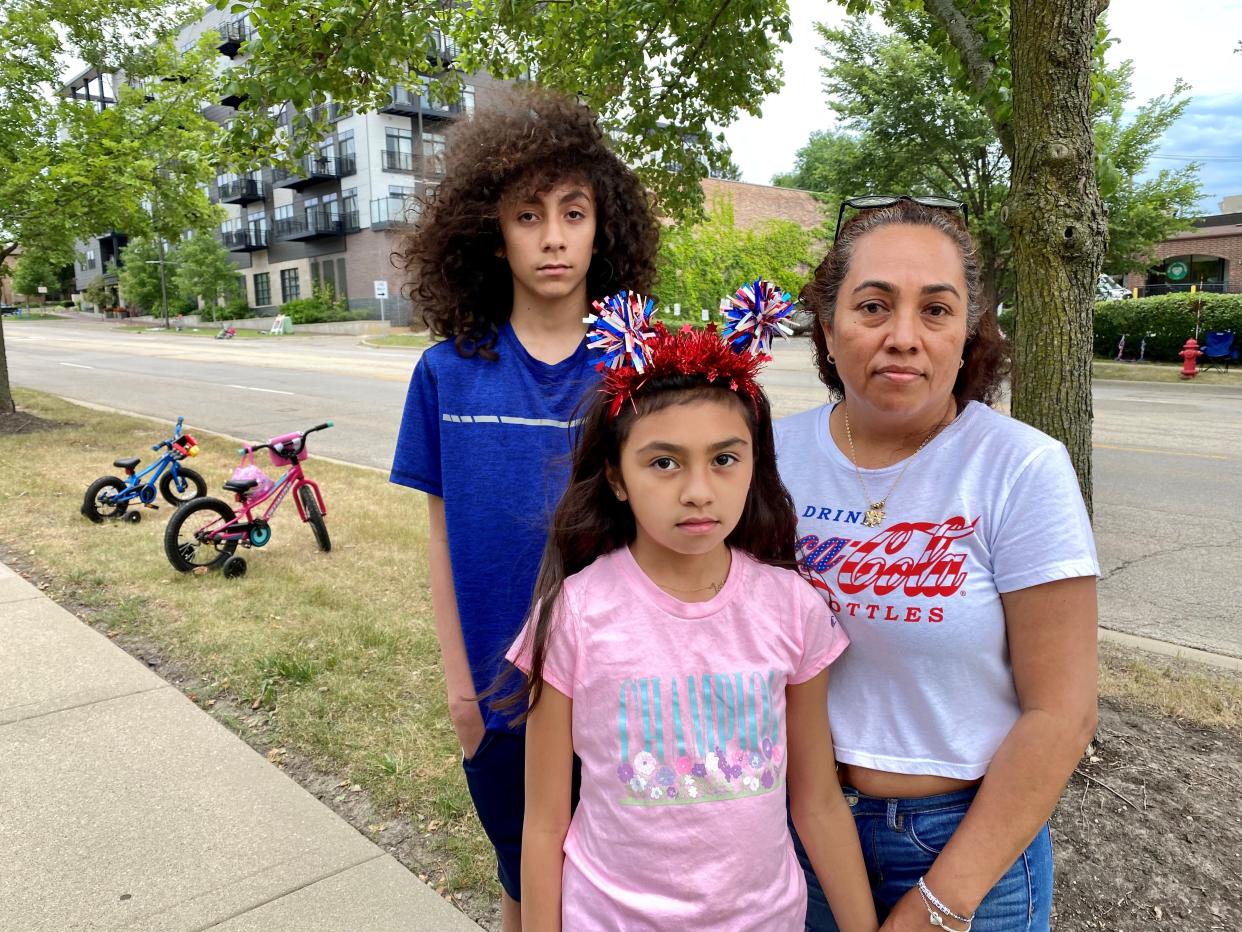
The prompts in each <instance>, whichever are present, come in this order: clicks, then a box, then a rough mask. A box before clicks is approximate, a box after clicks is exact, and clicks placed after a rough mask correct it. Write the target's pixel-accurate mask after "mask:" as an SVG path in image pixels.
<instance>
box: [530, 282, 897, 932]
mask: <svg viewBox="0 0 1242 932" xmlns="http://www.w3.org/2000/svg"><path fill="white" fill-rule="evenodd" d="M760 285H763V286H764V289H769V286H767V285H766V284H765V283H756V291H760V290H762V289H759V287H758V286H760ZM768 297H769V298H771V297H773V295H772V294H771V293H770V291H769V293H768ZM780 298H781V295H780V293H779V292H776V293H775V299H776V301H777V304H776V305H773V304H772V303H771V302H769V303H768V310H767V311H764V310H763V309H762V307H760V310H759V312H758V314H754V315H750V316H749V322H747V321H746V320H741V317H742V315H740V314H739V315H738V319H735V320H734V321H733V322H732V323H731V324H730V326H729V327H728V328H727V329H726V331H725V340H722V339H721V338H720V336H719V335H717V334H716V332H715V330H714V328H709V329H708V330H706V331H702V332H698V333H695V332H693V331H690V329H689V328H686V329H685V330H683V331H682V332H681V333H676V334H670V333H669V332H668V331H666V330H665V329H664V328H663V326H662V325H660V324H656V325H655V326H654V328H652V327H651V326H649V324H648V323H647V317H646V308H645V307H644V302H643V299H639V298H635V297H634V296H625V295H624V293H623V294H622V295H621V296H618V298H613V299H610V301H609V304H608V306H607V307H601V306H600V305H597V308H600V310H601V316H600V319H599V321H598V323H597V324H596V327H595V329H594V330H593V331H592V333H591V335H590V338H591V342H592V345H594V346H596V347H599V348H603V349H604V350H605V351H606V352H608V357H607V365H608V366H610V368H608V369H607V371H606V372H605V378H604V382H603V385H602V387H601V390H600V392H599V394H598V395H597V396H596V398H595V399H594V401H593V402H591V403H590V406H589V408H588V410H587V411H586V413H585V416H584V419H583V424H582V427H581V433H580V435H579V437H578V442H577V445H576V448H575V454H574V461H573V465H572V469H571V474H570V484H569V488H568V490H567V491H566V493H565V496H564V498H563V499H562V500H561V503H560V505H559V507H558V509H557V511H556V514H555V516H554V518H553V522H552V527H551V530H550V536H549V540H548V546H547V549H546V550H545V552H544V558H543V565H542V567H541V569H540V575H539V579H538V582H537V584H536V592H535V596H536V600H537V601H536V608H535V609H534V610H533V612H532V618H531V620H530V621H529V622H528V624H527V626H526V628H525V629H524V632H523V634H522V635H521V636H520V637H519V639H518V641H517V642H516V643H515V644H514V646H513V648H512V649H511V650H510V652H509V659H510V660H512V661H513V662H514V663H515V664H516V665H517V666H518V667H519V668H520V669H522V670H523V671H524V672H526V673H527V674H528V680H527V683H526V686H525V690H524V693H523V697H524V698H525V699H527V701H528V703H529V713H528V718H527V732H526V734H527V749H526V822H525V826H524V830H523V835H522V846H523V848H522V921H523V928H524V929H525V930H526V932H542V930H546V929H559V928H561V927H562V926H563V927H564V928H565V929H567V930H574V932H579V930H596V929H598V930H603V929H625V930H627V932H628V930H640V929H653V930H654V929H720V930H741V929H753V930H764V932H773V930H795V929H797V930H801V929H802V928H803V923H804V917H805V913H806V897H805V882H804V879H803V877H802V876H801V872H800V869H799V866H798V861H797V859H796V857H795V855H794V849H793V845H792V842H791V840H790V836H789V831H788V828H787V823H786V792H785V790H786V784H787V783H788V794H789V802H790V812H791V813H792V816H793V820H794V822H795V824H796V825H797V827H798V831H799V833H800V835H801V836H802V838H803V841H804V844H805V846H806V848H807V850H808V852H809V853H810V858H811V860H812V861H813V863H814V865H815V868H816V871H817V873H818V876H819V879H820V880H821V882H822V883H823V885H824V889H825V890H826V891H827V892H828V897H829V899H830V901H831V903H832V908H833V912H834V913H835V914H836V916H837V917H838V920H839V922H840V924H841V928H842V929H844V930H847V932H852V930H874V929H875V928H876V917H875V910H874V907H873V906H872V902H871V895H870V893H869V891H868V889H867V878H866V874H865V872H864V869H863V861H862V854H861V851H860V848H859V842H858V836H857V834H856V833H855V831H854V828H853V820H852V818H851V816H850V811H849V808H848V807H847V806H846V804H845V801H844V798H843V796H842V794H841V791H840V787H839V786H838V785H837V782H836V777H835V773H834V767H833V759H832V750H831V746H830V737H829V733H828V721H827V713H826V709H827V686H828V672H827V667H828V664H829V663H831V662H832V660H833V659H834V658H835V657H836V656H837V655H838V654H840V653H841V651H842V650H843V649H844V648H845V646H846V639H845V636H844V634H843V633H842V632H841V629H840V628H838V627H837V626H836V624H835V622H834V621H833V619H832V616H831V614H830V613H829V612H828V610H827V609H826V608H825V606H824V603H823V601H822V600H821V599H820V598H819V597H818V596H817V595H816V593H815V590H814V589H813V588H812V587H811V586H810V585H809V583H807V582H806V581H805V580H804V579H803V578H802V577H800V576H799V575H798V574H797V573H796V572H794V571H793V570H791V569H783V568H780V567H782V566H786V567H790V566H793V565H794V528H795V526H796V517H795V515H794V511H793V505H792V502H791V500H790V497H789V494H788V492H786V491H785V488H784V486H783V485H782V484H781V481H780V478H779V476H778V475H777V471H776V457H775V452H774V447H773V438H772V423H771V412H770V410H769V407H768V402H767V399H766V398H765V396H764V394H763V392H762V390H761V389H760V388H759V386H758V384H757V382H756V381H755V376H756V373H757V370H758V368H759V366H760V364H761V362H762V361H763V360H764V359H766V356H765V355H764V353H765V351H766V348H767V345H766V340H767V338H768V335H769V333H770V331H771V329H773V328H774V326H775V324H774V323H773V321H772V318H773V317H774V316H776V312H777V308H778V307H783V308H784V309H786V310H787V307H788V305H787V303H786V304H783V305H781V304H780ZM758 303H759V304H762V303H763V302H762V301H760V302H758ZM756 325H757V326H756ZM575 754H577V755H578V756H579V757H580V758H581V760H582V770H581V780H582V782H581V796H580V801H579V804H578V806H577V808H576V809H575V810H574V811H573V814H572V817H571V772H572V766H573V756H574V755H575Z"/></svg>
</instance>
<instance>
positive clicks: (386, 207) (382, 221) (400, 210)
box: [371, 194, 422, 230]
mask: <svg viewBox="0 0 1242 932" xmlns="http://www.w3.org/2000/svg"><path fill="white" fill-rule="evenodd" d="M421 213H422V204H420V203H419V202H418V201H417V200H415V199H414V198H413V197H412V196H407V197H402V196H401V195H399V194H390V195H388V197H379V198H376V199H375V200H373V201H372V202H371V229H372V230H410V229H413V228H414V225H415V224H416V223H417V222H418V217H419V215H420V214H421Z"/></svg>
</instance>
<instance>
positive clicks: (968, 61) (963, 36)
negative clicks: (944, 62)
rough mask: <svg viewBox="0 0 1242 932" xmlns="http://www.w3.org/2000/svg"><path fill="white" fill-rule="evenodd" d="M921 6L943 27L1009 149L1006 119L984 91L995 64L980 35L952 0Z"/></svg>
mask: <svg viewBox="0 0 1242 932" xmlns="http://www.w3.org/2000/svg"><path fill="white" fill-rule="evenodd" d="M923 8H924V9H925V10H926V11H927V13H928V15H930V16H931V18H932V19H934V20H935V21H936V22H937V23H938V24H939V25H940V27H941V28H942V29H943V30H944V31H945V33H946V34H947V35H948V37H949V42H950V43H951V44H952V45H953V47H954V48H955V49H957V52H958V54H959V55H961V56H962V63H963V64H965V66H966V73H967V75H968V76H969V78H970V83H971V86H972V87H973V88H974V90H975V95H976V96H977V97H978V99H979V101H980V102H981V103H982V104H983V106H984V108H985V109H986V110H987V112H988V116H989V117H991V119H992V125H993V126H995V127H996V133H997V135H998V136H1000V140H1001V145H1002V146H1004V147H1005V151H1006V152H1008V153H1012V152H1013V133H1012V131H1011V130H1010V128H1009V125H1008V124H1007V123H1005V124H1002V122H1001V121H1000V120H999V119H998V118H997V115H996V109H995V107H994V106H993V103H992V99H991V95H990V94H989V93H988V91H989V83H990V82H991V80H992V72H993V71H995V70H996V66H995V65H993V64H992V62H991V61H990V60H989V59H988V58H987V57H986V56H985V55H984V54H983V36H981V35H980V34H979V31H978V30H977V29H975V27H974V26H973V25H972V24H971V22H970V20H969V18H967V16H966V14H965V13H963V12H962V11H961V10H959V9H958V8H957V4H956V2H954V0H923Z"/></svg>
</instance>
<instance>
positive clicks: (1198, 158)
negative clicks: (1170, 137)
mask: <svg viewBox="0 0 1242 932" xmlns="http://www.w3.org/2000/svg"><path fill="white" fill-rule="evenodd" d="M1152 158H1153V159H1169V160H1171V161H1175V162H1242V156H1240V155H1153V156H1152Z"/></svg>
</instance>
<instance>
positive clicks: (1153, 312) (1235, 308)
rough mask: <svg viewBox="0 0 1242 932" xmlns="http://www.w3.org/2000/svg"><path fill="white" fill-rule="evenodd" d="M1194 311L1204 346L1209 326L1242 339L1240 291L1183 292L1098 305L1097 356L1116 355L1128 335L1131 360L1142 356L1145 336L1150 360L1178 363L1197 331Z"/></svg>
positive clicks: (1128, 352) (1127, 351)
mask: <svg viewBox="0 0 1242 932" xmlns="http://www.w3.org/2000/svg"><path fill="white" fill-rule="evenodd" d="M1196 309H1197V310H1198V318H1199V327H1200V331H1199V343H1200V345H1202V343H1203V339H1204V337H1203V334H1204V333H1206V332H1207V331H1209V330H1232V331H1233V332H1234V334H1236V335H1237V338H1238V339H1239V340H1242V294H1213V293H1211V292H1207V293H1202V292H1201V293H1197V294H1193V295H1192V294H1190V293H1189V292H1185V291H1179V292H1176V293H1174V294H1166V295H1155V296H1153V297H1150V298H1134V299H1131V300H1129V301H1101V302H1099V303H1098V304H1096V306H1095V354H1096V355H1097V356H1105V357H1109V358H1112V357H1113V356H1116V355H1117V342H1118V341H1119V340H1120V339H1121V336H1122V334H1125V337H1126V346H1127V350H1126V357H1127V358H1133V357H1135V356H1137V355H1138V348H1139V341H1140V340H1142V339H1143V338H1144V337H1146V339H1147V352H1146V358H1147V359H1151V360H1156V361H1176V360H1178V355H1177V354H1178V353H1179V352H1181V349H1182V346H1183V345H1184V344H1185V343H1186V341H1187V340H1188V339H1190V338H1191V337H1193V336H1194V335H1195V317H1196Z"/></svg>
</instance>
